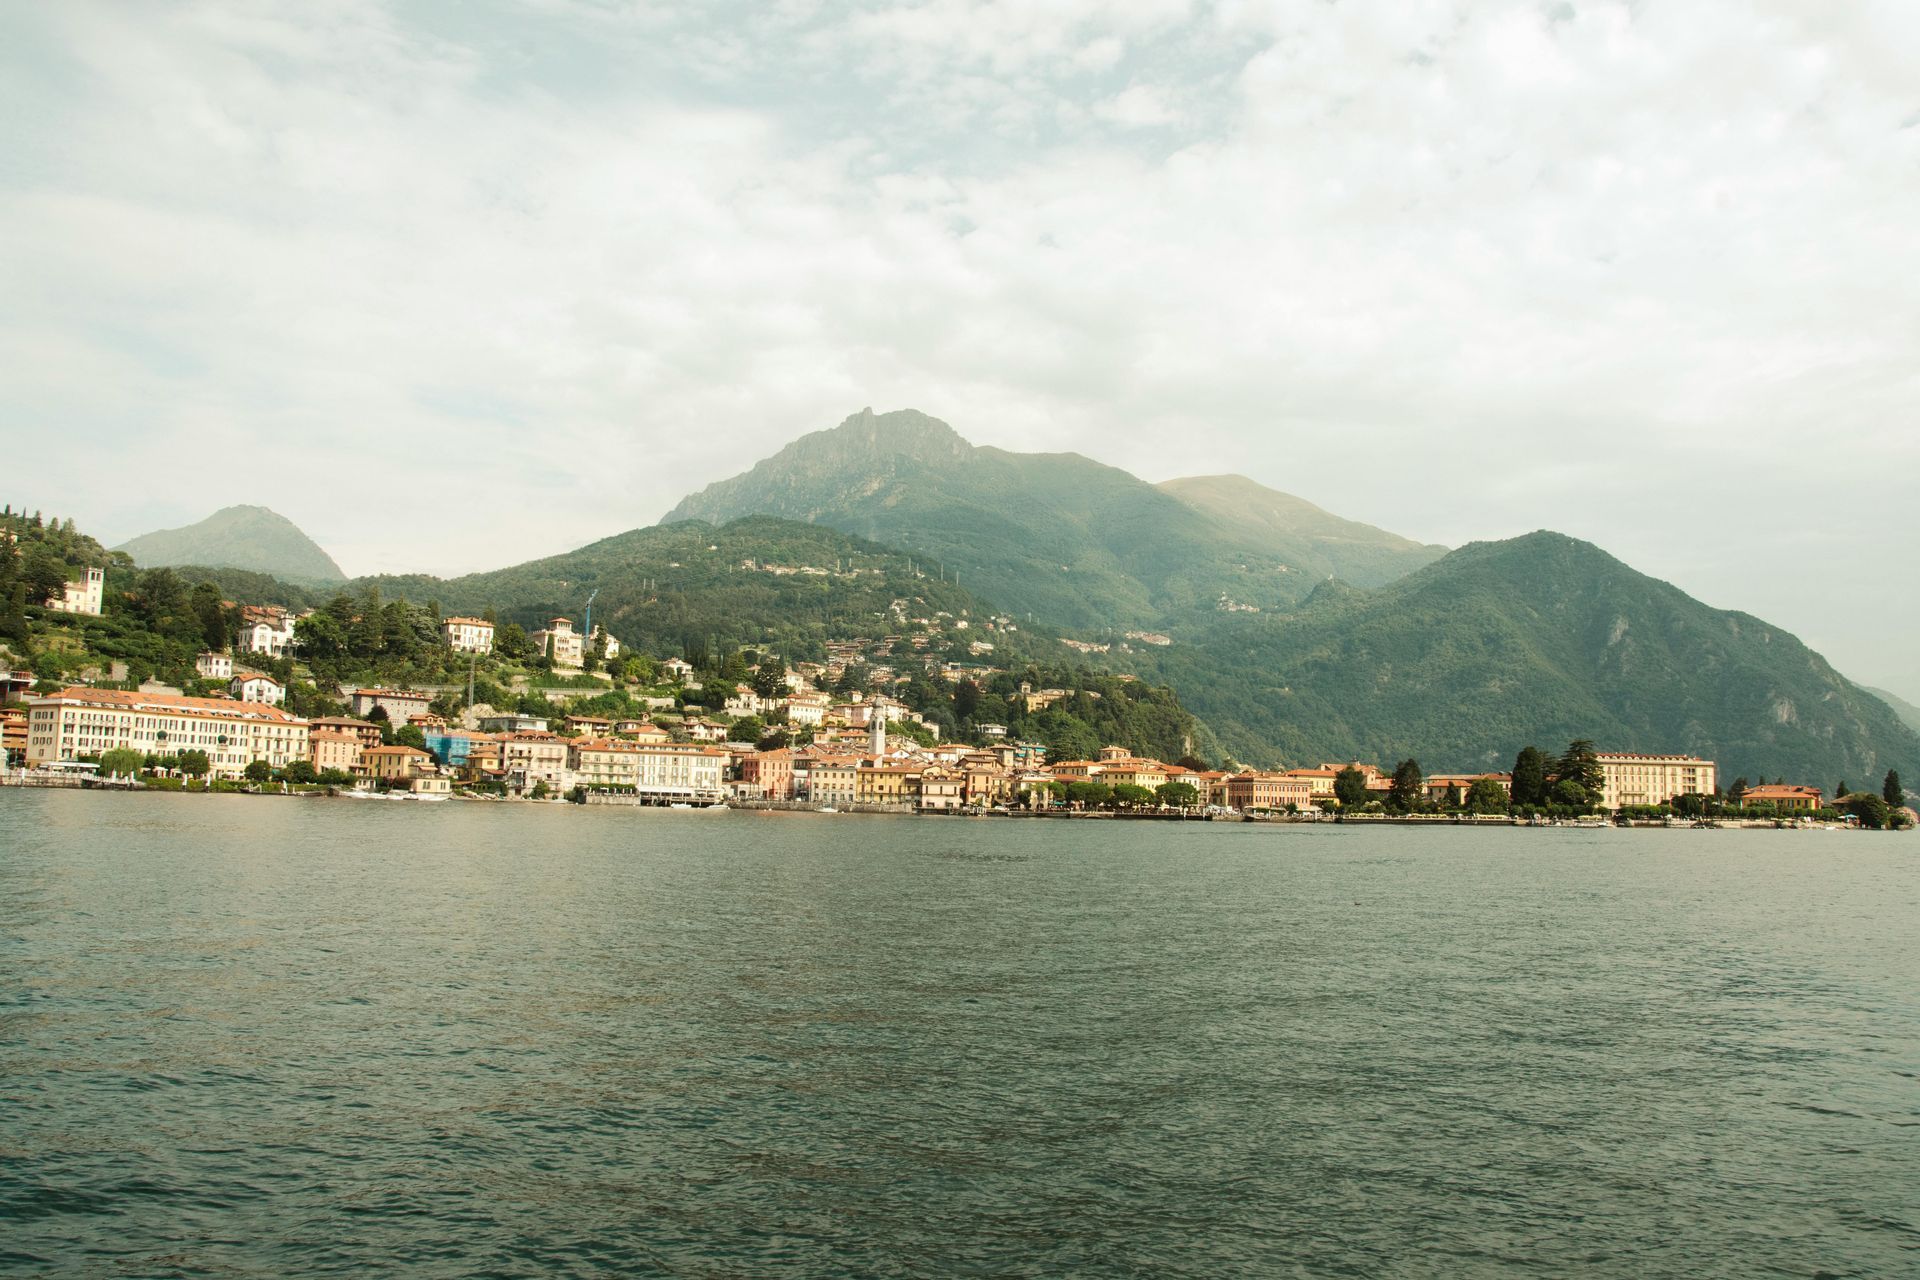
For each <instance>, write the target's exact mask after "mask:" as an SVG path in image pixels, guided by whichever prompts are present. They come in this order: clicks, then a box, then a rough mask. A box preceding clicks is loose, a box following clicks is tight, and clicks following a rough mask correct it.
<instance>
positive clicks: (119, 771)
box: [100, 747, 146, 778]
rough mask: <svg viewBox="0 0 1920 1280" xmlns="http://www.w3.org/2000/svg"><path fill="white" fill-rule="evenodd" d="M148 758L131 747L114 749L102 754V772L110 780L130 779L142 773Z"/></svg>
mask: <svg viewBox="0 0 1920 1280" xmlns="http://www.w3.org/2000/svg"><path fill="white" fill-rule="evenodd" d="M145 763H146V757H145V756H143V755H142V754H140V753H139V752H138V751H134V750H132V749H131V748H129V747H114V748H113V749H112V750H110V751H103V752H101V753H100V772H101V773H104V774H106V775H107V776H108V777H110V778H130V777H132V776H133V775H134V774H136V773H139V772H140V767H141V765H143V764H145Z"/></svg>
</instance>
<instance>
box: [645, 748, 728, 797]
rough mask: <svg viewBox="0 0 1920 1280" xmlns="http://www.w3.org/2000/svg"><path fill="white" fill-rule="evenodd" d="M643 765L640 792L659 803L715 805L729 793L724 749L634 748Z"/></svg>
mask: <svg viewBox="0 0 1920 1280" xmlns="http://www.w3.org/2000/svg"><path fill="white" fill-rule="evenodd" d="M632 750H633V752H634V756H635V760H636V763H637V764H638V765H639V780H638V782H637V783H636V784H635V787H636V790H638V791H639V793H640V794H641V795H643V796H652V797H654V798H656V799H659V800H681V801H704V802H706V803H709V804H711V803H713V802H714V801H717V800H721V799H724V798H725V797H726V793H727V783H726V772H727V753H726V751H725V750H724V749H722V748H720V747H703V746H695V745H693V744H691V743H669V744H666V745H663V746H644V745H642V744H639V743H635V744H634V746H633V748H632Z"/></svg>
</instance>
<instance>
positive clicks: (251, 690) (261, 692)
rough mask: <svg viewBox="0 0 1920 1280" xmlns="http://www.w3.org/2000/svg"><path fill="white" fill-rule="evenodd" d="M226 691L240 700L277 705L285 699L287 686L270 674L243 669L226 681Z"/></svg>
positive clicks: (269, 705) (263, 704) (270, 705)
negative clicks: (264, 674)
mask: <svg viewBox="0 0 1920 1280" xmlns="http://www.w3.org/2000/svg"><path fill="white" fill-rule="evenodd" d="M227 692H228V693H231V694H232V695H233V696H234V697H236V698H238V699H239V700H240V701H242V702H258V703H260V704H261V705H262V706H268V707H277V706H279V705H280V704H281V703H283V702H285V701H286V700H287V687H286V686H285V685H283V684H281V683H280V682H279V681H278V680H275V679H274V678H273V677H272V676H263V675H261V674H260V673H259V672H258V671H243V672H241V673H240V674H239V675H237V676H235V677H233V679H232V680H230V681H228V682H227Z"/></svg>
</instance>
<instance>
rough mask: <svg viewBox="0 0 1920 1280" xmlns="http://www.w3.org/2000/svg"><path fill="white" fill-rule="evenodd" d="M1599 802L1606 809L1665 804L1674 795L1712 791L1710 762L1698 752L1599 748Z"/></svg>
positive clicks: (1690, 794)
mask: <svg viewBox="0 0 1920 1280" xmlns="http://www.w3.org/2000/svg"><path fill="white" fill-rule="evenodd" d="M1599 760H1600V772H1601V774H1602V775H1603V779H1604V780H1603V782H1602V784H1601V790H1600V803H1601V804H1602V805H1603V806H1604V807H1606V808H1608V809H1622V808H1625V807H1626V806H1628V805H1656V804H1666V803H1667V802H1668V801H1670V800H1672V799H1673V798H1674V797H1675V796H1708V795H1712V794H1713V791H1714V787H1715V785H1716V777H1715V772H1714V764H1713V761H1711V760H1702V759H1701V758H1700V757H1699V756H1653V755H1635V754H1632V753H1630V752H1624V751H1612V752H1609V751H1603V752H1601V753H1600V755H1599Z"/></svg>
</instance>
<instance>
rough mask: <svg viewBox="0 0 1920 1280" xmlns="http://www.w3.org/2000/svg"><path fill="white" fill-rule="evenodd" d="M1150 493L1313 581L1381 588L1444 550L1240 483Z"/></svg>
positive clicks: (1231, 480)
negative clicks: (1166, 496) (1159, 494)
mask: <svg viewBox="0 0 1920 1280" xmlns="http://www.w3.org/2000/svg"><path fill="white" fill-rule="evenodd" d="M1155 487H1156V488H1158V489H1159V490H1160V492H1162V493H1165V494H1171V495H1172V496H1173V497H1175V498H1178V499H1179V500H1180V501H1181V502H1184V503H1186V504H1187V505H1188V506H1190V507H1192V508H1193V509H1194V510H1196V511H1198V512H1200V513H1202V514H1203V515H1206V516H1207V517H1209V518H1210V519H1212V520H1213V521H1214V523H1215V524H1216V525H1218V526H1219V527H1220V528H1221V529H1222V530H1223V531H1226V532H1227V533H1228V534H1229V536H1232V537H1235V538H1237V539H1239V540H1240V541H1241V542H1243V543H1244V544H1245V545H1248V546H1257V547H1261V548H1263V549H1265V550H1267V551H1269V552H1271V553H1272V554H1274V555H1276V556H1279V557H1281V558H1282V559H1284V560H1286V561H1287V562H1288V563H1289V564H1291V565H1293V566H1296V567H1298V568H1301V569H1304V570H1305V571H1306V572H1308V573H1310V574H1312V575H1314V576H1315V577H1318V578H1329V577H1332V578H1339V579H1341V580H1342V581H1344V582H1348V583H1351V584H1352V585H1354V586H1356V587H1378V586H1384V585H1385V584H1387V583H1389V582H1392V581H1393V580H1394V579H1396V578H1404V577H1405V576H1406V575H1407V574H1409V573H1412V572H1413V571H1414V570H1415V569H1418V568H1420V567H1421V566H1422V565H1426V564H1431V563H1432V562H1433V561H1435V560H1438V559H1439V558H1440V557H1441V556H1443V555H1445V554H1446V553H1447V549H1446V548H1445V547H1437V546H1430V545H1426V544H1422V543H1418V542H1415V541H1413V540H1412V539H1411V538H1403V537H1401V536H1400V535H1399V534H1397V533H1388V532H1387V531H1386V530H1385V529H1376V528H1374V527H1373V526H1372V525H1370V524H1361V523H1360V522H1359V521H1357V520H1343V519H1341V518H1340V517H1339V516H1336V515H1334V514H1332V513H1331V512H1328V511H1323V510H1321V509H1320V508H1319V507H1316V506H1314V505H1313V504H1312V503H1311V502H1308V501H1307V500H1306V499H1305V498H1296V497H1294V496H1293V495H1292V494H1290V493H1282V492H1280V491H1279V490H1278V489H1269V488H1267V487H1266V486H1265V485H1263V484H1258V483H1256V482H1254V481H1252V480H1249V479H1247V478H1246V477H1245V476H1188V477H1186V478H1184V479H1180V480H1165V481H1162V482H1161V483H1160V484H1159V485H1157V486H1155Z"/></svg>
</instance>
